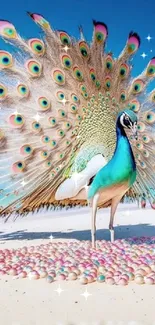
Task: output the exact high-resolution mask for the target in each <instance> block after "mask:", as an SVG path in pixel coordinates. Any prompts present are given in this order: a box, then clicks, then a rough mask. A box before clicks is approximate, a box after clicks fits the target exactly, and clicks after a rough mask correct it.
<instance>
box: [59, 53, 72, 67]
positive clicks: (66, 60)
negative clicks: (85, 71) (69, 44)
mask: <svg viewBox="0 0 155 325" xmlns="http://www.w3.org/2000/svg"><path fill="white" fill-rule="evenodd" d="M61 63H62V66H63V68H65V69H67V70H69V69H70V68H71V67H72V59H71V57H70V56H69V55H68V54H63V55H62V56H61Z"/></svg>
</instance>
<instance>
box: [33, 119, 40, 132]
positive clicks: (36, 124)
mask: <svg viewBox="0 0 155 325" xmlns="http://www.w3.org/2000/svg"><path fill="white" fill-rule="evenodd" d="M32 131H33V132H34V133H36V134H37V133H40V131H41V124H40V123H39V122H36V121H35V122H33V123H32Z"/></svg>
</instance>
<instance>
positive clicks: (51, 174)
mask: <svg viewBox="0 0 155 325" xmlns="http://www.w3.org/2000/svg"><path fill="white" fill-rule="evenodd" d="M30 16H31V17H32V19H33V20H34V21H35V22H36V23H37V24H38V25H40V26H41V28H42V29H43V30H44V33H45V37H44V40H40V39H36V38H33V39H30V40H26V41H25V40H23V38H21V37H20V35H19V34H18V33H17V31H16V30H15V27H14V26H13V25H12V24H11V23H9V22H7V21H0V34H1V36H2V37H3V38H4V40H6V41H7V42H10V43H11V44H13V45H14V46H15V47H16V48H17V49H18V51H16V54H15V56H14V57H13V56H12V55H11V53H9V52H6V51H0V100H1V111H0V114H1V119H0V155H1V156H0V182H1V193H0V205H1V213H2V214H4V215H6V214H9V213H10V212H11V211H13V210H15V211H18V212H19V213H21V214H23V213H24V212H25V211H27V210H33V209H34V208H39V207H40V206H41V205H43V204H46V205H49V204H50V203H55V191H56V189H57V188H58V186H59V185H60V184H61V183H62V182H63V180H64V179H65V178H68V177H70V176H71V175H72V174H73V173H75V172H77V173H80V172H81V171H83V170H84V169H85V168H86V166H87V164H88V162H89V161H90V160H91V158H92V157H94V156H96V155H98V154H99V155H103V156H104V158H105V160H106V161H108V160H110V159H111V157H112V155H113V152H114V149H115V143H116V136H115V123H116V117H117V114H118V112H119V111H121V110H123V108H125V107H127V105H130V107H131V109H133V110H134V111H135V112H137V114H139V115H140V122H139V123H140V124H139V131H140V134H142V136H141V138H140V139H141V141H140V147H139V146H138V144H137V143H135V142H134V141H133V139H131V143H132V146H133V148H134V152H135V155H136V160H137V162H138V165H137V168H138V178H137V182H139V183H138V184H137V183H136V184H135V187H134V191H136V193H137V192H138V191H144V190H145V191H146V189H148V187H149V186H150V184H152V182H153V180H154V173H153V170H152V168H150V164H151V162H152V161H153V158H154V153H153V150H154V146H153V144H154V142H153V126H154V120H155V119H154V112H153V101H154V96H153V94H151V95H149V97H148V99H143V102H147V103H148V102H149V100H152V102H150V104H149V105H150V106H149V107H150V108H149V110H148V106H147V104H146V103H145V104H143V105H142V104H140V102H138V100H137V96H138V95H139V94H143V97H144V88H145V85H146V83H147V82H148V81H149V80H150V79H151V78H152V77H154V75H155V63H154V59H153V60H152V61H151V62H150V63H149V65H148V67H147V69H146V71H145V72H144V73H143V74H142V75H141V76H140V77H138V78H136V79H134V80H131V81H130V70H131V65H130V58H131V56H132V55H133V54H134V53H135V52H136V51H137V49H138V47H139V44H140V39H139V36H138V35H137V34H136V33H130V35H129V38H128V40H127V43H126V46H125V48H124V50H123V51H122V53H121V54H120V56H119V58H118V59H117V60H114V59H113V58H112V55H111V53H108V54H105V53H104V51H103V48H104V44H105V41H106V38H107V35H108V31H107V26H106V25H105V24H103V23H100V22H95V21H94V22H93V23H94V33H93V40H92V43H91V44H88V43H87V42H86V41H85V40H84V36H83V33H82V32H81V33H80V35H81V39H80V40H79V41H77V40H75V39H73V38H71V37H70V36H69V35H68V34H67V33H66V32H64V31H54V30H53V29H52V28H51V27H50V25H49V23H48V22H47V21H46V20H45V19H44V18H43V17H42V16H41V15H39V14H30ZM140 148H141V149H140ZM143 149H144V150H145V154H144V152H143V151H142V155H141V156H140V157H139V156H137V153H138V152H139V150H143ZM142 157H144V159H142ZM144 170H145V172H144ZM144 173H145V174H146V178H144V177H143V175H144ZM147 175H148V176H149V177H147ZM59 203H60V202H57V204H59Z"/></svg>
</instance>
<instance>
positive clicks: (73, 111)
mask: <svg viewBox="0 0 155 325" xmlns="http://www.w3.org/2000/svg"><path fill="white" fill-rule="evenodd" d="M77 110H78V108H77V106H76V105H75V104H71V105H70V111H71V113H73V114H76V113H77Z"/></svg>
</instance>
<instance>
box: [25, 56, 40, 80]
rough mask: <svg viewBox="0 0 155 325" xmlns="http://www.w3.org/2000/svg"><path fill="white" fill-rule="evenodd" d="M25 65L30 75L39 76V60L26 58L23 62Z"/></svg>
mask: <svg viewBox="0 0 155 325" xmlns="http://www.w3.org/2000/svg"><path fill="white" fill-rule="evenodd" d="M25 67H26V69H27V71H28V72H29V74H30V75H31V76H32V77H40V75H41V72H42V66H41V64H40V63H39V62H37V61H35V60H28V61H27V62H26V63H25Z"/></svg>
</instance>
